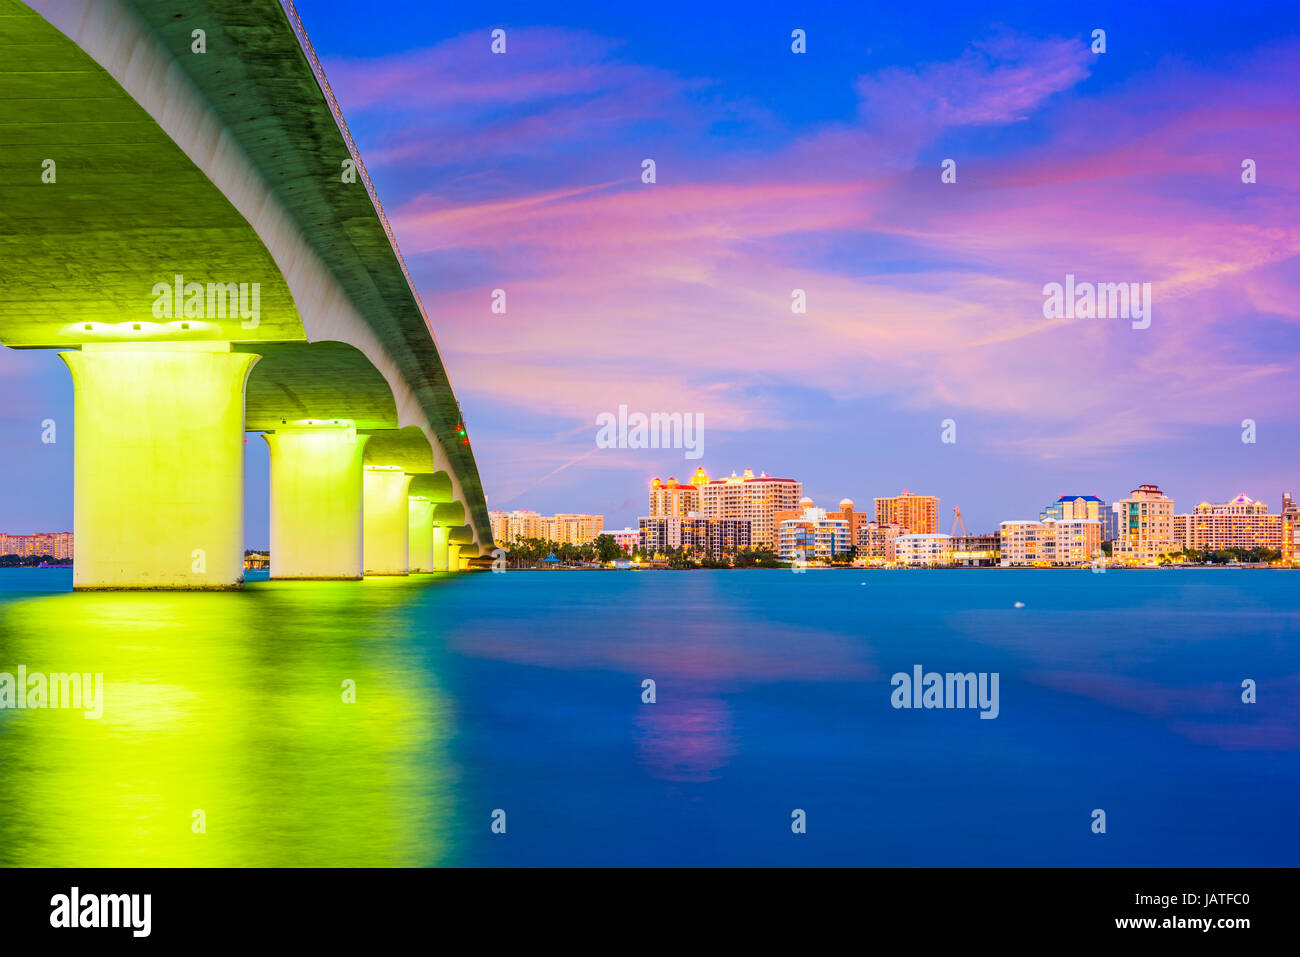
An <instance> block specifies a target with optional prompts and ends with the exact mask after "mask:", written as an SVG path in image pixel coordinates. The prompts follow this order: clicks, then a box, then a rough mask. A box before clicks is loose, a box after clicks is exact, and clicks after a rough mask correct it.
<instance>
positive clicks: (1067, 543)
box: [998, 518, 1102, 568]
mask: <svg viewBox="0 0 1300 957" xmlns="http://www.w3.org/2000/svg"><path fill="white" fill-rule="evenodd" d="M999 537H1000V539H1001V542H1000V547H999V552H1000V555H999V558H998V561H999V563H1000V564H1001V565H1003V566H1004V567H1013V566H1017V565H1020V566H1026V565H1027V566H1031V567H1032V566H1040V567H1044V568H1045V567H1048V566H1051V565H1075V566H1077V565H1087V564H1089V563H1090V562H1092V560H1093V559H1094V558H1096V557H1098V556H1100V555H1101V554H1102V552H1101V522H1099V521H1098V520H1097V519H1093V518H1067V519H1061V520H1059V521H1058V520H1057V519H1054V518H1046V519H1043V520H1042V521H1038V522H1003V523H1002V525H1001V527H1000V529H999Z"/></svg>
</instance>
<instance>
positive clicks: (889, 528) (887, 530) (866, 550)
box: [857, 522, 907, 564]
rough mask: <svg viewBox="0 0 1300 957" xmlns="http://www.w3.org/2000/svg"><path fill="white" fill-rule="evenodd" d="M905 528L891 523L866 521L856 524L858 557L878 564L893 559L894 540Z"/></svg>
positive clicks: (905, 531) (903, 533)
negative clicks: (883, 523)
mask: <svg viewBox="0 0 1300 957" xmlns="http://www.w3.org/2000/svg"><path fill="white" fill-rule="evenodd" d="M906 534H907V529H906V528H904V527H903V526H902V525H895V524H893V523H889V524H885V525H881V524H880V523H879V522H867V523H865V524H863V525H859V526H858V538H857V545H858V557H859V558H865V559H867V560H868V561H871V562H873V563H876V564H879V563H881V562H892V561H893V560H894V540H895V539H897V538H898V536H899V535H906Z"/></svg>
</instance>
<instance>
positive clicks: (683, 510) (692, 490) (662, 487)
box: [650, 468, 709, 517]
mask: <svg viewBox="0 0 1300 957" xmlns="http://www.w3.org/2000/svg"><path fill="white" fill-rule="evenodd" d="M708 481H709V477H708V475H706V474H705V472H704V469H703V468H697V469H696V470H695V475H694V476H693V477H692V478H691V481H690V482H689V483H688V484H682V483H680V482H678V481H677V479H675V478H673V477H672V476H671V475H670V476H668V481H666V482H663V481H660V480H659V479H657V478H655V479H651V480H650V515H651V517H654V516H659V515H689V514H691V512H698V511H701V506H700V486H701V485H705V484H707V483H708Z"/></svg>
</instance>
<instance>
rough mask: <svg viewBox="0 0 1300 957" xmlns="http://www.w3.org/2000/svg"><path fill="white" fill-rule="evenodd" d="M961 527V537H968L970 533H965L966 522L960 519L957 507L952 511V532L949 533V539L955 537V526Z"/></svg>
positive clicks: (959, 511)
mask: <svg viewBox="0 0 1300 957" xmlns="http://www.w3.org/2000/svg"><path fill="white" fill-rule="evenodd" d="M958 525H960V526H961V534H962V537H963V538H965V537H968V536H969V535H970V533H969V532H968V531H966V521H965V520H964V519H963V518H962V517H961V506H960V505H958V506H957V507H956V508H954V509H953V510H952V531H951V532H950V533H949V537H950V538H956V537H957V526H958Z"/></svg>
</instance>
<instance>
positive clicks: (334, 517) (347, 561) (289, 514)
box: [263, 419, 369, 579]
mask: <svg viewBox="0 0 1300 957" xmlns="http://www.w3.org/2000/svg"><path fill="white" fill-rule="evenodd" d="M263 438H265V439H266V444H267V445H268V446H270V448H271V577H272V578H311V579H355V578H360V577H361V575H362V572H363V571H364V569H363V568H362V555H363V552H362V542H363V537H362V529H363V519H362V478H361V475H362V456H363V454H364V452H365V447H366V440H367V439H368V438H369V436H368V435H358V434H357V430H356V429H355V428H354V427H353V425H352V423H351V422H348V421H346V420H341V419H335V420H326V421H321V422H317V421H307V422H294V423H287V424H286V425H285V427H284V428H280V429H277V430H276V431H275V432H273V433H268V434H267V435H265V436H263Z"/></svg>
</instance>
